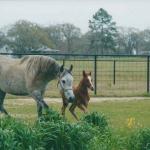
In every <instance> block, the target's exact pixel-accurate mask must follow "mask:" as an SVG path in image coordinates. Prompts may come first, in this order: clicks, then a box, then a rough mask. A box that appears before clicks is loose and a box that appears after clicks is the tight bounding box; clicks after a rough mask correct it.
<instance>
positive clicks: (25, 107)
mask: <svg viewBox="0 0 150 150" xmlns="http://www.w3.org/2000/svg"><path fill="white" fill-rule="evenodd" d="M129 99H130V98H129ZM46 102H47V103H48V105H49V106H50V107H52V108H54V110H56V111H57V112H59V113H60V110H61V106H62V103H61V99H60V98H59V99H57V98H56V99H54V100H52V101H51V100H50V99H48V100H47V101H46ZM5 107H6V109H7V110H8V112H9V113H10V114H12V115H13V116H14V117H15V118H22V119H23V120H26V121H27V122H30V123H34V121H35V120H36V119H37V113H36V103H35V101H34V100H32V99H6V101H5ZM149 108H150V100H148V98H147V99H146V98H145V99H144V98H143V99H142V100H116V101H115V100H113V101H112V100H110V101H109V100H108V101H102V102H101V101H99V102H98V101H96V102H91V103H90V104H89V112H95V111H96V112H100V113H104V114H105V115H106V116H107V118H108V120H109V122H110V124H111V126H112V128H115V129H116V130H118V131H119V130H121V131H123V132H128V131H129V130H128V120H130V119H131V118H133V120H134V122H133V126H132V127H131V130H132V129H134V128H140V127H150V119H149V116H150V111H149ZM76 112H77V115H78V116H79V117H80V118H82V116H84V114H83V113H82V112H81V111H80V110H79V109H78V108H77V109H76ZM66 118H67V120H68V121H69V122H76V120H75V119H74V118H73V116H72V115H71V114H70V112H69V110H68V109H67V110H66Z"/></svg>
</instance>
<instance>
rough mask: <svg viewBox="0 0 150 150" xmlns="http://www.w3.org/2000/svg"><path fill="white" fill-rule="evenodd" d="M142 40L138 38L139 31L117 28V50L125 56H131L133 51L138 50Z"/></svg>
mask: <svg viewBox="0 0 150 150" xmlns="http://www.w3.org/2000/svg"><path fill="white" fill-rule="evenodd" d="M141 41H142V39H140V37H139V30H138V29H136V28H124V27H119V28H118V35H117V49H118V51H120V52H123V53H125V54H132V53H133V50H136V51H139V50H140V43H141Z"/></svg>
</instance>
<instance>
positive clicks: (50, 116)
mask: <svg viewBox="0 0 150 150" xmlns="http://www.w3.org/2000/svg"><path fill="white" fill-rule="evenodd" d="M43 121H44V122H47V121H49V122H59V121H60V122H61V121H64V118H63V117H62V116H61V115H60V114H59V113H58V112H57V111H54V110H53V109H52V108H49V109H48V110H46V113H45V114H44V115H42V116H41V117H40V118H39V120H38V122H43Z"/></svg>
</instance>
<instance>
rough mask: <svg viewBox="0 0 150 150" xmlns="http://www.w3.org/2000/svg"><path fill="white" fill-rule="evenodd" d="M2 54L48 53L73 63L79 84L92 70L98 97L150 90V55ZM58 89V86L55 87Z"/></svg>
mask: <svg viewBox="0 0 150 150" xmlns="http://www.w3.org/2000/svg"><path fill="white" fill-rule="evenodd" d="M0 55H10V56H18V57H20V56H24V55H47V56H52V57H54V58H55V59H56V60H59V61H61V63H63V64H65V65H69V64H71V63H72V64H73V65H74V78H75V82H76V83H77V82H78V81H79V80H80V78H81V77H82V70H87V71H92V75H93V79H94V86H95V92H94V94H95V95H97V96H141V95H144V94H147V93H149V92H150V56H149V55H148V56H147V55H93V54H91V55H90V54H63V53H40V54H39V53H0ZM54 90H55V89H54Z"/></svg>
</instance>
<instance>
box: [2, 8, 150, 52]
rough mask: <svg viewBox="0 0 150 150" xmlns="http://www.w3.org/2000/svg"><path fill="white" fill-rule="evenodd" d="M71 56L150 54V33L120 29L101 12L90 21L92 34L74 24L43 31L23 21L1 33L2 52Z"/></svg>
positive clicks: (54, 26) (56, 26) (133, 29)
mask: <svg viewBox="0 0 150 150" xmlns="http://www.w3.org/2000/svg"><path fill="white" fill-rule="evenodd" d="M46 48H50V49H56V50H60V51H61V52H67V53H86V54H87V53H90V54H133V53H134V54H135V53H137V54H148V53H149V52H150V29H145V30H143V31H140V30H138V29H136V28H125V27H118V26H117V25H116V22H115V21H113V18H112V16H111V15H110V14H108V12H107V11H106V10H104V9H102V8H101V9H99V10H98V11H97V12H96V13H95V14H94V15H93V16H92V17H91V19H90V20H89V31H88V32H87V33H84V34H83V33H82V32H81V30H80V28H78V27H76V26H75V25H73V24H70V23H64V24H57V25H50V26H48V27H42V26H40V25H38V24H35V23H32V22H29V21H26V20H19V21H17V22H16V23H15V24H14V25H12V26H10V27H9V29H8V30H7V32H3V31H0V51H1V52H3V51H13V52H15V53H27V52H31V51H36V50H39V49H43V50H44V49H46Z"/></svg>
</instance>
